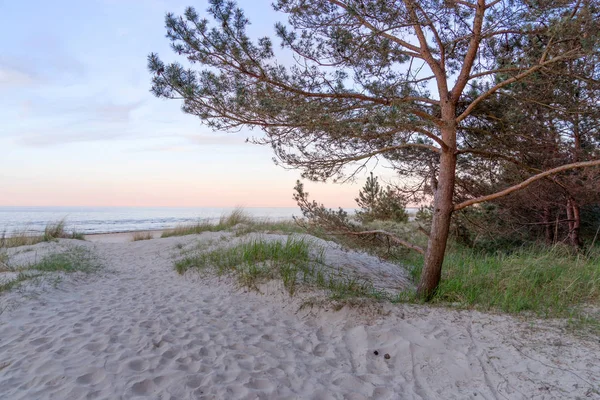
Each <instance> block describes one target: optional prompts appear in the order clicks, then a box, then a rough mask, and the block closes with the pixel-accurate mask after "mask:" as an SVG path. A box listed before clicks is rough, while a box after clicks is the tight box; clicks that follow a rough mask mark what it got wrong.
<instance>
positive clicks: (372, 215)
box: [356, 172, 408, 223]
mask: <svg viewBox="0 0 600 400" xmlns="http://www.w3.org/2000/svg"><path fill="white" fill-rule="evenodd" d="M356 203H357V204H358V206H359V207H360V208H361V211H358V212H357V213H356V216H357V218H358V219H359V220H360V221H361V222H363V223H364V222H370V221H374V220H384V221H385V220H390V221H394V222H407V221H408V213H407V212H406V201H405V200H404V199H403V197H402V196H401V194H400V193H399V192H397V191H395V190H393V189H392V188H391V187H390V186H387V187H386V188H385V189H383V188H382V187H381V186H380V185H379V182H378V181H377V177H376V176H375V177H374V176H373V173H372V172H371V175H370V176H369V177H367V181H366V183H365V186H363V188H362V189H361V190H360V191H359V192H358V197H357V198H356Z"/></svg>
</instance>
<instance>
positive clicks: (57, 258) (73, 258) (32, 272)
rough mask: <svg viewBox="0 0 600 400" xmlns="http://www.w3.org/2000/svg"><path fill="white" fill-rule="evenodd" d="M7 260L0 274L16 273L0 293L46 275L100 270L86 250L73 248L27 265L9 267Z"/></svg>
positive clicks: (95, 259) (95, 260)
mask: <svg viewBox="0 0 600 400" xmlns="http://www.w3.org/2000/svg"><path fill="white" fill-rule="evenodd" d="M8 261H9V260H8V258H6V260H5V263H4V268H2V271H1V272H16V273H18V275H17V276H16V277H15V279H12V280H10V281H8V282H5V283H3V284H1V285H0V292H3V291H6V290H10V289H12V288H14V287H16V286H19V285H20V284H21V283H22V282H24V281H27V280H31V279H33V278H37V277H40V276H43V275H44V274H47V273H56V272H63V273H74V272H82V273H93V272H96V271H98V270H100V269H101V268H102V264H101V262H100V261H99V259H98V258H97V257H96V256H95V255H94V254H93V253H92V252H91V251H90V250H88V249H86V248H83V247H80V246H74V247H71V248H70V249H68V250H66V251H64V252H61V253H55V254H49V255H47V256H45V257H43V258H41V259H40V260H38V261H35V262H33V263H31V264H27V265H15V266H12V265H9V264H8Z"/></svg>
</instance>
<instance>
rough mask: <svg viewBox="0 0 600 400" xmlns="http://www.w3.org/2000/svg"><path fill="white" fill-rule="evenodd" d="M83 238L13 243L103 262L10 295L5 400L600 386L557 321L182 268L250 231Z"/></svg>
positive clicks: (478, 392) (573, 392) (545, 391)
mask: <svg viewBox="0 0 600 400" xmlns="http://www.w3.org/2000/svg"><path fill="white" fill-rule="evenodd" d="M157 236H158V235H157ZM88 239H89V241H75V240H60V241H58V242H52V243H40V244H37V245H35V246H24V247H20V248H14V249H9V255H10V257H11V262H13V263H27V262H30V261H31V260H34V259H38V258H40V257H42V256H43V255H45V254H49V253H53V252H60V251H64V250H65V249H69V248H70V247H72V246H83V247H85V248H87V249H89V250H90V251H91V252H92V253H93V254H95V255H96V256H97V257H98V259H99V260H101V262H102V264H103V265H104V268H103V269H102V270H101V271H100V272H98V273H94V274H90V275H85V276H83V275H79V274H73V275H69V276H62V277H61V280H60V281H54V282H53V283H52V284H43V283H39V282H38V283H37V284H35V285H24V286H23V287H22V288H20V289H19V290H11V291H8V292H5V293H2V294H0V301H1V302H2V307H3V312H2V314H0V397H1V398H3V399H15V400H16V399H61V400H62V399H131V398H149V399H173V400H175V399H390V400H391V399H576V398H582V399H583V398H585V399H588V398H600V394H599V392H598V389H599V387H600V362H599V359H600V342H599V341H598V340H597V338H596V339H594V338H591V339H590V338H580V337H578V336H576V335H574V334H573V333H572V332H570V331H567V330H566V329H565V328H564V327H563V325H564V324H563V323H561V322H560V321H554V322H552V321H542V320H534V319H530V320H527V321H526V320H522V319H518V318H513V317H510V316H506V315H494V314H486V313H481V312H477V311H468V310H465V311H457V310H449V309H446V308H439V307H438V308H436V307H428V306H417V305H408V304H391V303H384V304H381V303H373V304H366V305H363V306H344V307H342V308H339V307H336V306H334V305H328V304H329V303H327V302H323V303H320V304H319V305H317V306H312V307H311V306H307V305H306V304H307V303H306V300H307V296H310V294H309V293H301V294H299V295H298V296H295V297H292V298H290V296H289V295H288V294H287V293H285V292H284V291H283V290H281V288H279V287H278V286H277V284H270V285H265V286H264V287H263V290H262V291H261V292H260V293H258V292H256V291H250V290H247V289H245V288H241V287H240V286H239V285H238V284H237V283H236V282H235V281H234V280H233V279H230V278H228V277H221V278H217V277H214V276H207V275H198V274H197V273H187V274H185V275H183V276H182V275H179V274H177V273H176V272H175V271H174V269H173V262H174V260H176V259H177V257H178V256H179V255H180V254H181V251H180V250H181V249H184V250H185V249H187V248H192V247H194V246H197V245H198V243H213V242H215V241H216V242H217V243H218V245H222V246H227V245H229V244H230V243H233V242H235V241H236V240H241V239H240V238H236V237H235V236H233V235H232V234H231V233H221V232H218V233H204V234H202V235H191V236H185V237H170V238H163V239H153V240H143V241H136V242H131V241H130V240H131V234H117V235H96V236H92V237H88ZM271 239H272V240H277V237H275V235H273V237H272V238H271ZM326 245H327V246H328V247H327V248H326V253H325V258H326V261H327V262H328V263H332V264H336V263H337V264H338V266H339V267H340V268H349V269H353V270H354V271H355V272H358V273H361V274H364V275H365V276H368V277H369V279H371V280H372V281H374V282H375V283H377V284H381V285H385V283H386V282H387V283H388V284H391V286H390V287H387V288H386V289H389V290H393V289H394V288H396V289H397V288H401V287H403V286H406V285H408V284H409V282H408V279H407V276H408V275H407V272H406V271H404V270H403V269H401V268H399V267H397V266H394V265H393V264H388V263H385V262H383V261H380V260H378V259H376V258H375V257H371V256H368V255H366V254H363V253H356V252H352V251H343V250H341V249H339V248H338V247H337V245H334V244H327V243H326ZM384 289H385V288H384Z"/></svg>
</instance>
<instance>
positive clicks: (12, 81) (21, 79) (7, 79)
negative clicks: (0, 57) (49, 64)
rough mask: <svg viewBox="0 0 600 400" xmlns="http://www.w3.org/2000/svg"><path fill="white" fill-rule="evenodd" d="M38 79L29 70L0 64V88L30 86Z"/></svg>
mask: <svg viewBox="0 0 600 400" xmlns="http://www.w3.org/2000/svg"><path fill="white" fill-rule="evenodd" d="M38 81H39V79H38V78H37V77H36V76H35V75H34V74H32V73H31V72H29V71H26V70H22V69H18V68H14V67H10V66H7V65H0V90H3V89H14V88H22V87H27V86H32V85H34V84H35V83H36V82H38Z"/></svg>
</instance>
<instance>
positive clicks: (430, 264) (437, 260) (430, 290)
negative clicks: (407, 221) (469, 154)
mask: <svg viewBox="0 0 600 400" xmlns="http://www.w3.org/2000/svg"><path fill="white" fill-rule="evenodd" d="M443 137H444V141H445V142H446V144H448V147H447V148H445V149H444V150H443V151H442V154H441V155H440V164H439V166H440V168H439V176H438V180H437V190H436V191H435V194H434V198H433V215H432V220H431V231H430V234H429V241H428V243H427V250H426V252H425V261H424V264H423V271H422V272H421V279H420V281H419V286H418V287H417V295H418V296H419V297H421V298H424V299H428V298H430V297H431V295H433V294H434V292H435V289H436V288H437V286H438V284H439V283H440V278H441V276H442V263H443V261H444V253H445V252H446V243H447V241H448V233H449V231H450V222H451V217H452V212H453V209H454V204H453V197H454V182H455V178H456V152H455V150H454V149H455V147H456V145H455V141H456V128H455V127H454V126H453V127H452V128H447V129H446V130H445V132H443Z"/></svg>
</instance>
